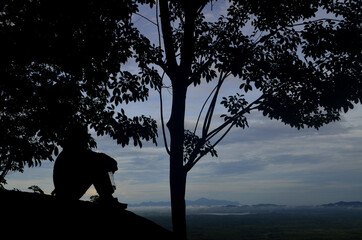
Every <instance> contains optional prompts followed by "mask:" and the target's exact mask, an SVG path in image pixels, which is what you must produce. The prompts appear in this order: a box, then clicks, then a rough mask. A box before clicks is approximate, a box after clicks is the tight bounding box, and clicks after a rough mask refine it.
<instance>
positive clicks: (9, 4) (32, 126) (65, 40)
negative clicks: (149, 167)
mask: <svg viewBox="0 0 362 240" xmlns="http://www.w3.org/2000/svg"><path fill="white" fill-rule="evenodd" d="M136 10H137V5H135V4H134V3H133V2H132V1H119V0H110V1H98V0H95V1H86V0H80V1H68V0H66V1H58V0H56V1H46V0H16V1H15V0H4V1H1V4H0V52H1V57H0V67H1V68H0V79H1V81H0V89H1V90H0V164H1V165H0V167H1V168H0V169H1V171H2V173H1V178H0V179H1V181H4V176H5V175H6V173H7V171H9V170H13V171H22V170H23V168H24V165H25V164H27V165H28V166H30V167H32V166H37V165H39V164H40V163H41V160H45V159H49V160H52V153H54V154H55V155H57V153H58V151H59V150H58V147H57V145H59V143H61V142H62V140H63V138H64V135H65V132H66V131H67V128H68V126H70V125H74V124H81V125H84V126H89V127H90V128H94V129H95V131H96V132H97V134H98V135H103V134H109V135H110V136H111V137H113V138H114V139H116V140H117V142H118V143H120V144H122V145H123V146H124V145H126V144H128V143H129V139H130V138H131V139H133V140H134V144H135V145H141V140H150V139H152V140H153V141H154V142H155V139H156V136H157V133H156V123H155V121H154V120H152V119H151V118H149V117H146V116H140V117H133V118H128V117H127V116H126V114H125V113H124V111H122V113H117V112H116V110H115V106H117V105H118V104H120V103H128V102H130V101H144V100H146V99H147V97H148V89H147V88H146V87H145V85H147V84H150V82H151V80H150V79H149V78H148V79H147V78H146V80H145V79H144V78H142V77H137V78H135V77H134V76H133V75H131V74H130V73H128V72H122V71H121V73H120V66H121V64H122V63H125V62H126V61H127V59H128V58H129V57H132V56H135V55H140V51H141V49H142V48H141V47H138V48H137V47H134V48H136V50H137V51H136V53H134V51H132V46H135V45H136V43H138V45H141V44H140V42H141V40H140V37H139V34H138V32H137V31H136V30H135V29H134V28H133V27H132V23H131V22H130V19H131V15H132V13H133V12H135V11H136ZM152 84H153V86H155V85H156V83H154V82H152ZM125 129H127V131H125ZM89 144H90V147H94V146H95V142H94V140H92V139H90V142H89Z"/></svg>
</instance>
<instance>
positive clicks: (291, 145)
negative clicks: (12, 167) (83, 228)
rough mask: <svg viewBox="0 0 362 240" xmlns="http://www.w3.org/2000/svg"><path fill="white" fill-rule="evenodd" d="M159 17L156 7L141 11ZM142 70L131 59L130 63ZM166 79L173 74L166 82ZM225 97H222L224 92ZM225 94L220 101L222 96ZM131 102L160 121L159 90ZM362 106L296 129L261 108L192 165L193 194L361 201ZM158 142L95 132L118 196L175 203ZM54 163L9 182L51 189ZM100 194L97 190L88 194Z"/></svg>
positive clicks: (198, 95) (190, 117) (229, 87)
mask: <svg viewBox="0 0 362 240" xmlns="http://www.w3.org/2000/svg"><path fill="white" fill-rule="evenodd" d="M225 9H226V3H224V2H223V1H218V2H216V3H214V6H213V12H210V11H208V12H207V17H208V18H210V19H212V18H214V17H215V15H217V14H219V13H223V12H224V11H225ZM141 10H142V11H141V13H142V14H143V15H145V16H147V17H148V18H150V19H152V20H154V21H155V12H154V11H149V10H147V9H141ZM134 22H135V24H137V26H139V27H140V29H141V30H143V31H144V32H145V33H146V35H147V36H148V37H149V38H151V39H157V38H156V37H157V29H156V28H155V26H154V25H153V24H152V23H150V22H148V21H147V20H145V19H143V18H141V17H135V19H134ZM125 67H126V68H128V69H130V70H132V69H133V70H136V66H135V65H134V63H133V62H132V61H130V62H128V63H127V64H126V66H125ZM228 81H229V82H228V83H227V84H226V85H225V87H224V88H223V89H222V92H221V93H220V96H228V95H231V94H234V93H235V91H234V89H238V88H237V85H236V84H237V79H233V78H231V79H229V80H228ZM166 84H167V80H166ZM213 86H214V85H213V83H211V84H202V85H201V86H198V87H197V88H193V87H191V88H190V89H189V91H188V98H187V113H186V124H185V125H186V127H187V128H189V129H190V130H192V129H193V127H194V124H195V122H196V119H197V114H198V112H199V111H200V109H201V106H202V103H203V102H204V101H205V99H206V97H207V95H208V93H209V92H210V90H211V89H212V88H213ZM252 94H253V95H252V96H249V98H254V97H255V96H256V94H257V93H255V92H254V93H252ZM163 98H164V105H165V106H164V116H165V119H166V120H167V119H168V117H169V113H170V111H169V110H170V103H171V94H170V93H169V92H168V91H167V90H164V91H163ZM220 99H221V98H220ZM220 99H219V102H220V101H221V100H220ZM122 107H125V109H126V112H127V113H128V114H129V115H140V114H144V115H150V116H152V117H153V118H154V119H156V120H157V122H158V124H160V121H159V120H160V117H159V116H160V110H159V98H158V95H157V94H156V93H154V92H152V91H151V94H150V98H149V101H147V102H145V103H136V104H130V105H128V106H122ZM222 113H223V108H222V107H218V108H217V109H216V113H215V118H214V122H213V124H214V125H213V126H217V125H218V123H219V124H220V123H221V121H222V119H221V118H219V117H218V116H220V115H221V114H222ZM361 119H362V107H361V105H357V106H356V107H355V109H353V110H351V111H349V112H348V113H347V114H344V115H342V119H341V121H339V122H334V123H331V124H329V125H326V126H324V127H322V128H321V129H319V131H317V130H314V129H304V130H300V131H298V130H296V129H292V128H290V127H289V126H285V125H284V124H283V123H281V122H278V121H275V120H269V119H268V118H265V117H263V115H262V114H260V113H258V112H252V113H251V114H250V116H248V120H249V126H250V128H248V129H244V130H243V129H233V130H232V131H231V132H230V133H229V134H228V136H227V137H226V138H225V139H224V140H223V141H222V142H221V143H220V144H219V145H218V146H217V148H216V150H217V151H218V155H219V157H218V158H212V157H210V156H206V157H204V158H203V159H202V160H200V162H199V163H198V164H197V165H196V166H195V167H194V168H193V169H192V170H191V172H190V173H189V175H188V179H187V184H188V185H187V194H186V198H187V199H191V200H194V199H197V198H200V197H207V198H214V199H225V200H232V201H239V202H240V203H242V204H255V203H276V204H288V205H304V204H308V205H309V204H321V203H326V202H335V201H340V200H344V201H362V147H361V146H362V121H361ZM159 135H160V138H159V140H158V143H159V144H158V146H157V147H156V146H154V145H153V144H151V143H145V144H144V147H143V148H142V149H139V148H136V147H133V146H128V147H125V148H122V147H121V146H118V145H117V144H116V143H115V141H113V140H112V139H111V138H109V137H107V136H104V137H96V136H95V137H96V141H97V143H98V149H97V151H99V152H104V153H106V154H108V155H110V156H111V157H113V158H115V159H116V160H117V162H118V167H119V170H118V172H116V174H115V181H116V184H117V190H116V192H115V196H116V197H118V198H119V199H120V201H122V202H128V203H138V202H142V201H168V200H169V185H168V181H169V178H168V173H169V170H168V166H169V163H168V155H167V153H166V151H165V149H164V147H163V146H164V144H163V141H162V139H161V131H159ZM52 167H53V163H50V162H45V163H43V165H42V166H41V167H38V168H31V169H25V172H24V173H11V174H9V175H8V178H7V180H8V185H7V186H6V187H7V188H10V189H11V188H18V189H20V190H27V188H28V187H29V186H31V185H38V186H39V187H40V188H42V189H43V190H44V191H45V192H46V193H50V192H51V191H52V189H53V183H52ZM92 194H95V190H94V189H93V188H92V189H90V190H89V191H88V192H87V196H85V198H88V197H89V195H92Z"/></svg>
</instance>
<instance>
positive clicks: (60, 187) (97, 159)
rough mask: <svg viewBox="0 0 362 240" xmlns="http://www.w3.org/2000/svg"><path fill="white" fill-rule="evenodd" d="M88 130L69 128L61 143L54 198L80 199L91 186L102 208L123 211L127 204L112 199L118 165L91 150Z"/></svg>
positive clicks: (80, 127)
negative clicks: (102, 205)
mask: <svg viewBox="0 0 362 240" xmlns="http://www.w3.org/2000/svg"><path fill="white" fill-rule="evenodd" d="M90 140H91V136H90V134H88V130H87V127H85V126H75V127H71V128H69V130H68V132H67V134H66V137H65V138H64V141H63V142H62V144H61V147H62V148H63V150H62V152H61V153H60V154H59V156H58V157H57V159H56V161H55V164H54V169H53V182H54V187H55V189H54V191H53V193H54V195H55V196H56V197H57V198H58V199H63V200H79V199H80V198H81V197H82V196H83V195H84V194H85V192H86V191H87V190H88V188H89V187H90V186H91V185H92V184H93V185H94V187H95V189H96V191H97V193H98V195H99V199H98V201H97V202H99V203H100V204H104V205H109V206H115V207H118V208H121V209H126V208H127V204H124V203H120V202H118V199H117V198H115V197H113V195H112V194H113V193H114V190H115V185H113V184H112V181H113V179H111V176H112V177H113V173H114V172H116V171H117V170H118V167H117V162H116V160H114V159H113V158H111V157H110V156H108V155H106V154H104V153H97V152H94V151H92V150H91V148H90V147H89V142H90Z"/></svg>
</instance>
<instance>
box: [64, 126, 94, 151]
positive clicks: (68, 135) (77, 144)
mask: <svg viewBox="0 0 362 240" xmlns="http://www.w3.org/2000/svg"><path fill="white" fill-rule="evenodd" d="M94 143H95V142H94V139H93V138H92V137H91V135H90V134H89V133H88V128H87V126H85V125H82V124H73V125H70V126H68V127H67V128H66V129H65V135H64V139H63V141H62V144H61V146H62V148H74V149H91V148H92V146H93V145H94Z"/></svg>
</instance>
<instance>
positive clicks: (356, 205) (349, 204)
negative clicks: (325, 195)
mask: <svg viewBox="0 0 362 240" xmlns="http://www.w3.org/2000/svg"><path fill="white" fill-rule="evenodd" d="M321 206H322V207H338V208H362V202H343V201H340V202H336V203H328V204H323V205H321Z"/></svg>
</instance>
